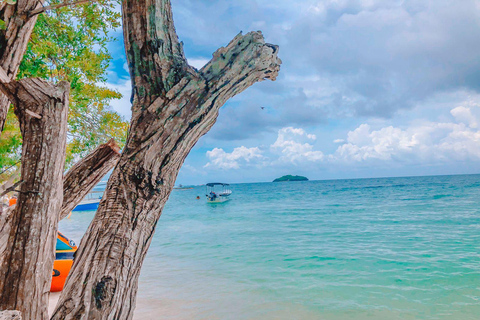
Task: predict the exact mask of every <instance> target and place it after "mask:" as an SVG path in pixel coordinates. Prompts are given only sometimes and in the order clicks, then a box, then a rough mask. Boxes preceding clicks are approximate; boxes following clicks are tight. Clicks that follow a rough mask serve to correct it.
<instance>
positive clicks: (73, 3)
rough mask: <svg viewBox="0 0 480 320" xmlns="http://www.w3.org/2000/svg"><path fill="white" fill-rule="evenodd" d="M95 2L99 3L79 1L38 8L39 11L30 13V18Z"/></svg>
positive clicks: (93, 0) (92, 0)
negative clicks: (46, 12)
mask: <svg viewBox="0 0 480 320" xmlns="http://www.w3.org/2000/svg"><path fill="white" fill-rule="evenodd" d="M93 2H97V0H79V1H73V2H63V3H59V4H54V5H50V6H45V7H40V8H37V9H35V10H33V11H31V12H29V14H28V16H29V17H33V16H36V15H38V14H40V13H43V12H45V11H50V10H55V9H60V8H63V7H69V6H78V5H81V4H85V3H93Z"/></svg>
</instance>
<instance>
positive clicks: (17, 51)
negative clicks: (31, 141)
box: [0, 0, 44, 136]
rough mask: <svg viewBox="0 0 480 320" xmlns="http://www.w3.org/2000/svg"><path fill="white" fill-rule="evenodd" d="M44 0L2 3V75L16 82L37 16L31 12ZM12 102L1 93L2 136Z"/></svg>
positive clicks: (0, 67)
mask: <svg viewBox="0 0 480 320" xmlns="http://www.w3.org/2000/svg"><path fill="white" fill-rule="evenodd" d="M43 2H44V0H17V1H16V3H13V4H8V3H7V2H6V1H2V2H1V3H0V19H1V20H3V21H4V22H5V26H6V27H5V29H4V30H0V69H2V71H0V73H2V74H3V76H6V77H8V79H9V80H14V79H15V77H16V76H17V72H18V68H19V67H20V63H21V62H22V59H23V55H24V54H25V50H26V49H27V44H28V41H29V40H30V35H31V34H32V31H33V27H34V26H35V22H37V15H33V16H31V15H29V12H31V11H33V10H35V9H37V8H39V7H41V6H42V4H43ZM9 105H10V101H9V100H8V98H7V97H6V96H5V95H4V94H2V93H0V136H1V135H2V131H3V126H4V125H5V119H6V118H7V112H8V106H9Z"/></svg>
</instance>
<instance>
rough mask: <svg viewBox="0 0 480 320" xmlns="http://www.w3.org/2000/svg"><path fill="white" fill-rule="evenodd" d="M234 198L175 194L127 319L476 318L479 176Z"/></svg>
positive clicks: (86, 217)
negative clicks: (212, 200)
mask: <svg viewBox="0 0 480 320" xmlns="http://www.w3.org/2000/svg"><path fill="white" fill-rule="evenodd" d="M231 189H232V190H233V195H232V200H231V201H229V202H227V203H223V204H216V205H212V204H207V203H206V201H205V199H204V193H205V191H204V189H203V188H202V187H197V188H195V189H193V190H174V191H173V192H172V195H171V197H170V200H169V201H168V203H167V205H166V207H165V210H164V213H163V215H162V217H161V219H160V222H159V224H158V226H157V232H156V235H155V237H154V239H153V242H152V246H151V248H150V251H149V253H148V256H147V259H146V261H145V263H144V266H143V269H142V274H141V278H140V288H139V295H138V301H137V311H136V316H135V318H136V319H326V320H330V319H331V320H337V319H378V320H380V319H382V320H383V319H461V320H467V319H479V317H480V316H479V315H480V207H479V204H480V175H467V176H442V177H412V178H384V179H362V180H335V181H309V182H287V183H259V184H238V185H232V186H231ZM197 195H200V196H201V200H196V199H195V198H196V196H197ZM92 217H93V213H74V215H73V216H72V218H71V219H68V220H67V219H66V220H64V221H62V222H61V226H60V230H61V231H62V232H64V233H65V234H66V235H67V236H70V237H72V238H73V239H75V240H76V241H77V242H79V240H80V237H81V236H82V233H83V232H84V231H85V230H86V228H87V226H88V223H89V222H90V220H91V219H92Z"/></svg>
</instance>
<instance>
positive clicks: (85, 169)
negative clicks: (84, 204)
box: [60, 139, 120, 220]
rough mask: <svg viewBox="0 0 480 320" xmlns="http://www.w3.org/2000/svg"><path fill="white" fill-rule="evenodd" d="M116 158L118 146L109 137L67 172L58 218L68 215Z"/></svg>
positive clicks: (106, 171)
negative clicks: (108, 139)
mask: <svg viewBox="0 0 480 320" xmlns="http://www.w3.org/2000/svg"><path fill="white" fill-rule="evenodd" d="M118 159H120V148H119V147H118V145H117V144H116V143H115V141H114V140H113V139H111V140H110V141H109V142H107V143H105V144H102V145H100V146H98V147H97V148H96V149H95V150H93V151H92V152H91V153H90V154H89V155H88V156H86V157H85V158H83V159H82V160H80V161H79V162H77V163H76V164H75V165H74V166H73V167H72V168H71V169H70V170H69V171H68V172H67V174H66V175H65V177H64V179H63V204H62V209H61V210H60V220H61V219H63V218H65V217H66V216H68V214H69V213H70V212H71V211H72V210H73V209H74V208H75V207H76V206H77V204H78V203H79V202H80V201H82V199H83V198H85V196H86V195H87V194H88V193H89V192H90V191H91V190H92V189H93V187H95V185H96V184H97V183H99V182H100V180H102V178H103V177H104V176H105V175H106V174H107V173H108V171H110V170H111V169H112V168H113V167H114V166H115V164H116V163H117V161H118Z"/></svg>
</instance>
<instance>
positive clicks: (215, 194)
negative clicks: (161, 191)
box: [205, 182, 232, 203]
mask: <svg viewBox="0 0 480 320" xmlns="http://www.w3.org/2000/svg"><path fill="white" fill-rule="evenodd" d="M205 186H206V197H207V202H208V203H222V202H226V201H228V200H230V195H231V194H232V190H230V189H229V188H228V186H229V184H228V183H221V182H211V183H207V184H206V185H205ZM216 188H217V189H218V188H220V189H221V191H217V190H216Z"/></svg>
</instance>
